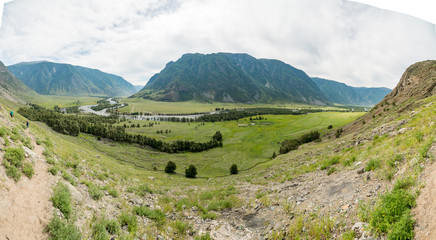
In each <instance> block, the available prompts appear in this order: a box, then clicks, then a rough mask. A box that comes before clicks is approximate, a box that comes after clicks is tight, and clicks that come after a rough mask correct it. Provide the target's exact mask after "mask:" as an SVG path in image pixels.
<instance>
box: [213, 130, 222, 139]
mask: <svg viewBox="0 0 436 240" xmlns="http://www.w3.org/2000/svg"><path fill="white" fill-rule="evenodd" d="M212 138H213V139H214V140H215V141H217V142H221V141H222V140H223V135H222V134H221V132H220V131H216V133H215V135H213V137H212Z"/></svg>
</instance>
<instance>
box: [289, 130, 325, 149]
mask: <svg viewBox="0 0 436 240" xmlns="http://www.w3.org/2000/svg"><path fill="white" fill-rule="evenodd" d="M319 137H320V134H319V132H318V131H311V132H310V133H307V134H304V135H302V136H301V137H299V138H297V139H287V140H285V141H283V142H282V145H281V146H280V154H285V153H288V152H290V151H292V150H296V149H298V146H300V145H301V144H304V143H309V142H312V141H315V140H317V139H319Z"/></svg>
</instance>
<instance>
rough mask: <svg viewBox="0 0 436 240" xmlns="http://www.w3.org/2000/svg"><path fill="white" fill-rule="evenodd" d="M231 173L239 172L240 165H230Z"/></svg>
mask: <svg viewBox="0 0 436 240" xmlns="http://www.w3.org/2000/svg"><path fill="white" fill-rule="evenodd" d="M230 174H238V165H236V164H232V166H231V167H230Z"/></svg>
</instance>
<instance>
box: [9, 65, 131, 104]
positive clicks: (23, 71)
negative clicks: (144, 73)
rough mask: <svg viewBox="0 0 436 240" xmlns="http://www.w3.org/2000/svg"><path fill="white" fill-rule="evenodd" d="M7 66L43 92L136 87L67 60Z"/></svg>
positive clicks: (118, 92)
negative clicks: (74, 64)
mask: <svg viewBox="0 0 436 240" xmlns="http://www.w3.org/2000/svg"><path fill="white" fill-rule="evenodd" d="M8 68H9V70H10V71H11V72H12V73H13V74H14V75H15V76H16V77H17V78H19V79H20V80H21V81H23V82H24V83H25V84H26V85H27V86H29V87H30V88H32V89H33V90H35V91H36V92H38V93H39V94H43V95H60V96H129V95H131V94H133V93H135V92H136V90H135V87H134V86H133V85H132V84H130V83H129V82H127V81H126V80H124V79H123V78H122V77H119V76H116V75H113V74H109V73H104V72H102V71H100V70H97V69H90V68H85V67H80V66H73V65H70V64H60V63H52V62H45V61H44V62H28V63H18V64H15V65H12V66H9V67H8Z"/></svg>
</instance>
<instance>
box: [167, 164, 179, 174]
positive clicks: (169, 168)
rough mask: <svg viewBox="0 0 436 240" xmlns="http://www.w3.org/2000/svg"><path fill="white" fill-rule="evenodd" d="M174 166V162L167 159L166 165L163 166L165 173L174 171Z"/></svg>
mask: <svg viewBox="0 0 436 240" xmlns="http://www.w3.org/2000/svg"><path fill="white" fill-rule="evenodd" d="M176 168H177V166H176V164H175V163H174V162H173V161H169V162H168V164H167V166H166V167H165V172H166V173H174V171H175V170H176Z"/></svg>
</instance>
